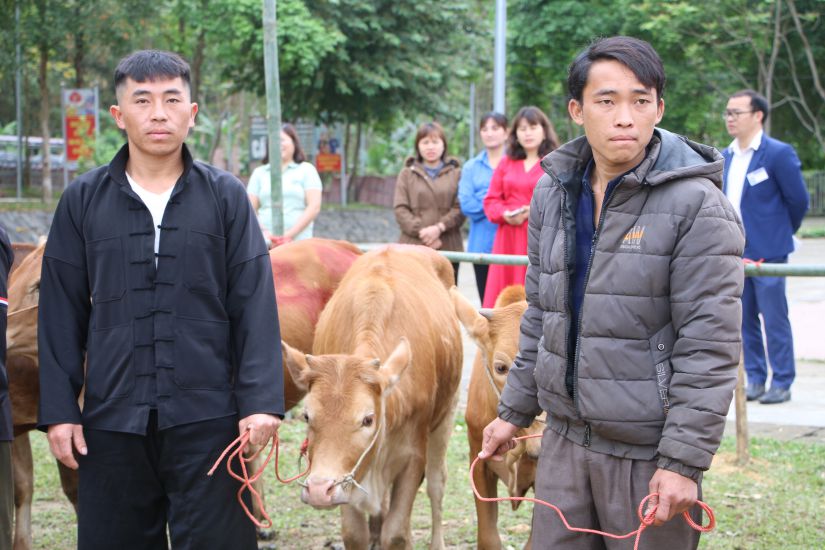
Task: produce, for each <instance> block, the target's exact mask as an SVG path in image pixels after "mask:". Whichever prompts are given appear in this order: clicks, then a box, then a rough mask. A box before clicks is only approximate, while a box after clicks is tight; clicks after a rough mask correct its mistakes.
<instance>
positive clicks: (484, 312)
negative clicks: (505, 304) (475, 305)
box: [478, 307, 493, 320]
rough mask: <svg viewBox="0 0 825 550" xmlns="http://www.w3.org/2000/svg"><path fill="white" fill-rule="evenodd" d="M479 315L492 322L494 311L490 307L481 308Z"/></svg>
mask: <svg viewBox="0 0 825 550" xmlns="http://www.w3.org/2000/svg"><path fill="white" fill-rule="evenodd" d="M478 314H479V315H481V316H482V317H484V318H485V319H488V320H491V319H492V318H493V310H492V309H490V308H489V307H483V308H480V309H479V310H478Z"/></svg>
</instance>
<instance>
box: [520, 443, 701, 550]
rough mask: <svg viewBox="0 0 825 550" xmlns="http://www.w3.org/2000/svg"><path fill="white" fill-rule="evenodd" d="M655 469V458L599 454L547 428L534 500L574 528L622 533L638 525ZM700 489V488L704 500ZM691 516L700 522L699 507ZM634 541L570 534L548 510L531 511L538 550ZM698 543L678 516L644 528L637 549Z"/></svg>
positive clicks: (600, 548)
mask: <svg viewBox="0 0 825 550" xmlns="http://www.w3.org/2000/svg"><path fill="white" fill-rule="evenodd" d="M655 471H656V461H655V460H651V461H646V460H632V459H628V458H617V457H614V456H610V455H606V454H601V453H596V452H593V451H591V450H589V449H587V448H585V447H582V446H581V445H577V444H575V443H573V442H571V441H569V440H567V439H565V438H564V437H563V436H561V435H559V434H558V433H556V432H555V431H553V430H552V429H550V428H547V429H546V430H545V431H544V437H543V438H542V441H541V456H540V457H539V462H538V468H537V471H536V497H537V498H539V499H542V500H544V501H547V502H550V503H552V504H555V505H556V506H558V507H559V508H561V511H562V512H564V515H565V517H566V518H567V521H568V523H569V524H570V525H571V526H573V527H582V528H587V529H598V530H600V531H606V532H608V533H615V534H622V535H623V534H625V533H629V532H631V531H633V530H635V529H637V528H638V527H639V518H638V515H637V509H638V507H639V503H640V502H641V500H642V499H643V498H644V497H645V496H647V494H648V483H649V482H650V479H651V478H652V477H653V474H654V473H655ZM701 491H702V490H701V484H700V487H699V498H700V499H701ZM692 516H693V520H694V521H695V522H696V523H701V511H700V510H699V508H698V507H695V508H694V510H693V511H692ZM634 540H635V537H631V538H628V539H624V540H615V539H611V538H607V537H602V536H599V535H592V534H585V533H576V532H572V531H568V530H567V529H566V528H565V527H564V524H563V523H562V521H561V519H560V518H559V516H558V515H557V514H556V512H554V511H553V510H551V509H550V508H547V507H545V506H540V505H536V506H535V508H534V509H533V548H534V549H548V550H549V549H558V550H630V549H632V548H633V542H634ZM698 545H699V532H698V531H695V530H693V529H691V527H690V526H689V525H688V524H687V523H686V522H685V521H684V518H683V517H682V515H681V514H680V515H678V516H676V517H674V518H673V519H672V520H670V521H669V522H667V523H666V524H665V525H663V526H661V527H648V528H647V529H645V531H644V532H643V533H642V536H641V540H640V544H639V549H640V550H654V549H666V550H694V549H695V548H696V547H697V546H698Z"/></svg>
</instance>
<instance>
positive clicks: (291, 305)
mask: <svg viewBox="0 0 825 550" xmlns="http://www.w3.org/2000/svg"><path fill="white" fill-rule="evenodd" d="M360 255H361V251H360V250H359V249H358V247H356V246H355V245H354V244H352V243H349V242H347V241H336V240H331V239H306V240H301V241H295V242H293V243H289V244H286V245H284V246H279V247H276V248H273V249H272V250H270V252H269V261H270V263H271V264H272V276H273V280H274V283H275V296H276V298H277V300H278V322H279V325H280V330H281V339H282V340H284V341H285V342H286V343H288V344H289V345H290V346H292V347H294V348H296V349H299V350H301V351H303V352H304V353H309V352H310V351H312V345H313V341H314V339H315V325H316V324H317V322H318V317H319V316H320V315H321V311H322V310H323V309H324V306H325V305H326V303H327V301H328V300H329V299H330V297H331V296H332V294H333V292H334V291H335V289H336V288H337V287H338V283H339V282H340V281H341V279H342V278H343V277H344V274H345V273H346V272H347V270H349V268H350V266H351V265H352V263H353V262H354V261H355V260H356V258H358V256H360ZM303 396H304V392H303V391H302V390H300V389H299V388H298V387H297V386H296V385H295V383H294V381H293V380H292V377H291V376H290V374H289V372H288V371H287V370H286V369H284V398H285V402H286V403H285V404H286V409H287V410H289V409H291V408H292V407H293V406H295V404H296V403H297V402H298V401H300V400H301V398H302V397H303Z"/></svg>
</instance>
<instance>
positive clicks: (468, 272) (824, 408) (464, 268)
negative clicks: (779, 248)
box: [458, 239, 825, 442]
mask: <svg viewBox="0 0 825 550" xmlns="http://www.w3.org/2000/svg"><path fill="white" fill-rule="evenodd" d="M790 263H791V264H825V239H805V240H803V241H802V247H801V249H800V250H798V251H797V252H795V253H794V254H793V255H792V256H791V258H790ZM458 287H459V289H460V290H461V293H462V294H463V295H464V296H466V297H467V298H469V299H470V300H472V301H473V302H474V303H475V304H476V305H479V300H478V292H477V291H476V286H475V278H474V275H473V269H472V267H471V264H466V263H465V264H461V267H460V269H459V274H458ZM788 304H789V308H790V317H791V325H792V327H793V334H794V352H795V356H796V357H797V364H796V368H797V377H796V382H795V383H794V385H793V387H792V399H791V401H789V402H788V403H782V404H779V405H761V404H759V403H758V402H752V403H749V404H748V411H747V413H748V426H749V432H750V435H751V436H754V435H765V436H770V437H774V438H777V439H783V440H788V439H796V440H808V441H818V442H825V278H821V277H819V278H814V277H789V278H788ZM462 334H463V336H464V372H463V376H462V390H461V402H460V403H461V405H460V406H461V408H462V409H463V408H464V406H465V404H466V396H467V385H468V384H469V379H470V373H471V371H472V362H473V358H474V357H475V352H476V347H475V344H474V343H473V342H472V340H470V338H469V337H468V336H467V333H466V331H463V330H462ZM733 408H734V407H733V405H731V410H730V413H729V414H728V427H727V431H726V433H730V434H733V433H735V426H734V423H733V421H734V420H735V414H734V410H733Z"/></svg>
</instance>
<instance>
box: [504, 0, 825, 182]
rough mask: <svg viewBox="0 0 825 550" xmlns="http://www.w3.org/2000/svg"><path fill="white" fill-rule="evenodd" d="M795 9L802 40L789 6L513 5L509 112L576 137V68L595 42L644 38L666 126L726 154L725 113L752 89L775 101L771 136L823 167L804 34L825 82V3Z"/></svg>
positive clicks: (822, 105) (819, 118)
mask: <svg viewBox="0 0 825 550" xmlns="http://www.w3.org/2000/svg"><path fill="white" fill-rule="evenodd" d="M778 5H779V8H780V9H779V17H778V18H777V6H778ZM794 5H795V6H796V9H797V11H798V12H799V14H800V20H801V26H802V31H803V33H802V34H801V33H799V32H798V30H796V28H795V26H794V22H793V20H792V18H791V16H790V11H789V10H790V6H791V2H789V1H788V0H784V1H767V0H763V1H756V2H754V1H751V0H732V1H730V2H718V1H715V0H690V1H687V0H686V1H670V2H655V1H652V0H644V1H642V2H632V1H629V0H614V1H610V2H607V1H601V0H599V1H594V2H586V3H581V2H574V1H568V0H564V1H555V2H543V1H542V0H511V2H509V12H508V15H509V22H508V26H509V31H510V32H509V34H508V47H509V50H508V63H509V73H508V76H509V78H510V80H509V82H510V87H511V97H512V98H514V99H515V102H513V101H511V102H510V106H511V110H514V109H515V108H517V106H520V105H523V104H536V105H538V106H539V107H542V108H543V109H546V110H547V111H548V114H550V116H551V118H552V119H553V121H554V122H555V123H556V125H557V130H558V131H559V134H560V136H561V137H562V139H569V138H571V137H574V136H575V135H578V134H579V133H580V131H579V129H578V128H576V127H574V126H572V125H570V124H568V125H567V126H566V127H565V125H564V124H563V123H562V122H563V121H566V120H567V114H566V107H565V105H566V102H567V97H566V95H567V90H566V79H567V68H568V66H569V64H570V62H571V61H572V60H573V58H574V57H575V55H576V54H577V53H578V52H579V51H581V50H582V49H584V48H585V47H586V46H587V44H589V43H590V41H591V40H593V39H595V38H597V37H601V36H611V35H616V34H624V35H630V36H636V37H638V38H642V39H644V40H647V41H649V42H650V43H651V44H652V45H653V46H654V47H655V48H656V50H657V51H658V52H659V55H660V56H661V57H662V60H663V62H664V65H665V70H666V73H667V76H668V83H667V87H666V90H665V96H664V97H665V107H666V108H665V118H664V120H663V122H662V126H664V127H666V128H668V129H671V130H673V131H676V132H679V133H682V134H685V135H688V136H690V137H691V138H693V139H697V140H699V141H703V142H706V143H710V144H712V145H714V146H716V147H720V148H721V147H724V146H726V145H727V144H728V143H729V142H730V140H731V138H730V137H729V136H728V135H727V132H726V130H725V125H724V123H723V121H722V119H721V117H720V115H719V113H721V112H722V110H723V109H724V105H725V103H726V102H727V98H728V95H729V94H731V93H733V92H734V91H736V90H738V89H741V88H748V87H749V88H754V89H756V90H759V91H761V92H762V93H765V94H766V95H770V99H771V103H772V105H773V107H774V111H773V112H772V113H771V117H770V122H771V127H770V133H771V134H772V135H774V136H776V137H778V138H780V139H783V140H785V141H788V142H790V143H792V144H793V145H794V146H796V148H797V150H798V152H799V154H800V157H801V158H802V161H803V165H804V166H805V167H806V168H821V167H825V135H823V128H825V96H821V95H818V94H817V93H816V91H815V89H814V88H815V87H814V86H812V85H811V84H812V83H813V82H814V73H813V71H812V70H811V68H810V64H809V57H807V56H806V52H805V41H804V40H803V34H804V37H805V38H806V40H807V42H808V44H809V46H810V54H811V56H810V59H812V60H813V63H814V65H815V66H816V64H817V63H818V70H819V71H820V72H822V73H825V25H822V21H821V19H822V15H821V14H822V12H823V7H825V2H823V1H822V0H801V1H797V2H794ZM821 78H822V77H820V79H821ZM812 137H814V139H811V138H812Z"/></svg>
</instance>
